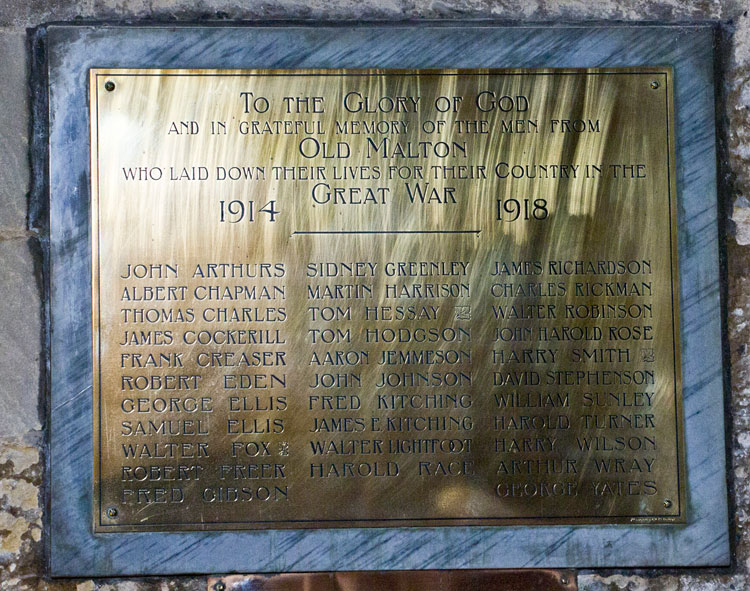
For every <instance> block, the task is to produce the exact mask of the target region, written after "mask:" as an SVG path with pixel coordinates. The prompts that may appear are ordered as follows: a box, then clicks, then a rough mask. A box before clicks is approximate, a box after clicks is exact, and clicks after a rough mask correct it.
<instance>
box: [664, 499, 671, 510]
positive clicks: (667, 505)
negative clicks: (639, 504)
mask: <svg viewBox="0 0 750 591" xmlns="http://www.w3.org/2000/svg"><path fill="white" fill-rule="evenodd" d="M664 506H665V507H666V508H667V509H669V508H670V507H671V506H672V501H670V500H669V499H665V500H664Z"/></svg>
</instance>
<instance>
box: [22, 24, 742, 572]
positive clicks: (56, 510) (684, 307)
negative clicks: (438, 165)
mask: <svg viewBox="0 0 750 591" xmlns="http://www.w3.org/2000/svg"><path fill="white" fill-rule="evenodd" d="M715 35H716V31H715V29H714V28H713V27H712V26H710V25H700V26H662V25H638V26H626V25H614V26H613V25H607V26H603V25H595V26H594V25H591V26H589V25H587V26H584V25H580V26H572V25H564V26H497V25H493V24H488V23H440V24H438V23H420V24H414V23H397V24H361V25H352V24H340V25H336V24H319V23H318V24H315V23H298V24H275V25H271V24H264V25H243V26H197V25H196V26H166V25H153V26H143V25H140V26H105V25H48V26H46V27H43V28H42V29H40V30H38V31H37V32H36V41H37V42H38V43H39V44H41V46H42V47H43V48H44V50H45V52H46V72H45V74H46V76H47V77H48V93H49V94H48V97H47V98H48V101H49V103H48V104H49V124H48V125H49V127H48V130H46V129H40V126H42V127H44V123H41V122H39V121H37V123H36V125H37V128H36V132H37V133H36V135H37V137H45V136H46V134H47V133H48V140H49V145H48V149H49V183H48V185H49V186H48V190H49V221H50V240H49V253H48V254H49V258H48V260H49V267H48V273H49V276H48V280H49V285H50V293H49V302H50V326H49V329H50V376H51V392H50V401H49V404H48V408H49V409H50V410H49V412H50V417H49V425H50V442H49V443H50V455H49V466H48V472H47V474H48V485H49V487H48V490H49V508H50V517H49V523H48V526H49V534H50V535H49V539H50V548H49V572H50V574H51V575H53V576H89V577H93V576H115V575H157V574H179V573H227V572H254V573H261V572H290V571H296V572H300V571H322V570H396V569H448V568H517V567H527V568H539V567H547V568H563V567H569V568H589V567H656V566H693V567H694V566H719V565H726V564H728V563H729V561H730V543H729V525H728V513H727V482H726V466H725V460H726V448H725V429H724V369H723V358H722V340H721V325H722V322H721V314H722V312H721V306H720V274H719V245H718V244H719V243H718V239H719V236H718V232H719V230H718V207H717V171H716V137H715V111H714V96H715V84H714V71H713V69H714V41H715ZM639 65H649V66H656V65H660V66H672V67H673V68H674V76H675V88H676V95H675V109H676V121H677V123H676V139H677V145H676V159H677V183H678V225H679V264H680V280H681V286H680V309H681V322H682V358H683V367H682V372H683V384H684V386H683V396H684V408H685V441H686V449H687V465H688V483H687V486H688V508H687V512H688V522H687V523H686V524H684V525H609V526H599V525H582V526H505V527H440V528H374V529H328V530H299V531H297V530H283V531H246V532H237V531H233V532H184V533H127V534H98V535H94V534H93V532H92V525H91V524H92V516H91V512H92V502H91V495H92V491H93V485H92V466H93V455H92V454H93V449H92V448H93V440H92V427H91V425H92V412H93V411H92V359H91V273H90V268H91V262H90V260H91V252H90V239H89V199H90V190H89V139H88V138H89V135H88V134H89V109H88V97H87V88H88V71H89V68H94V67H98V68H115V67H116V68H143V67H149V68H366V67H382V68H479V67H496V68H499V67H503V68H538V67H567V68H583V67H627V66H639ZM40 86H41V84H40ZM35 90H36V91H38V92H41V93H44V92H46V89H44V88H37V89H35ZM45 148H46V146H45ZM42 152H43V149H42V151H40V150H36V151H35V153H36V154H39V153H42Z"/></svg>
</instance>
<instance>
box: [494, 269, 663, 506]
mask: <svg viewBox="0 0 750 591" xmlns="http://www.w3.org/2000/svg"><path fill="white" fill-rule="evenodd" d="M652 272H653V269H652V264H651V261H650V260H547V261H507V262H504V261H498V262H496V263H495V264H494V268H493V269H492V270H491V271H490V273H491V275H492V277H493V281H494V282H493V283H492V284H491V288H490V291H491V296H492V300H493V301H492V317H493V318H494V319H495V320H496V322H497V325H496V327H495V330H494V343H493V345H494V346H493V350H492V362H493V365H494V366H495V369H494V372H493V388H494V401H495V404H496V407H497V410H496V412H497V414H496V416H495V419H494V429H495V431H496V434H497V437H496V439H495V444H494V451H495V453H496V454H497V460H498V485H497V489H496V492H497V494H498V495H499V496H500V497H503V498H508V499H543V498H546V497H579V496H583V497H592V498H594V501H595V503H598V504H601V503H602V502H605V501H606V500H607V499H611V498H612V497H630V498H638V497H650V496H653V495H655V494H656V493H657V490H658V484H657V482H656V481H655V480H654V477H653V475H652V471H653V469H654V464H655V462H656V453H655V450H656V448H657V441H656V434H655V429H656V419H655V416H654V413H653V411H652V407H653V405H654V403H655V399H654V392H655V390H656V387H655V385H656V378H655V371H654V365H653V364H654V362H655V352H654V344H653V340H654V331H653V326H652V324H653V322H652V319H653V315H654V304H653V296H654V293H653V282H652V280H651V275H652ZM596 506H597V505H594V507H596Z"/></svg>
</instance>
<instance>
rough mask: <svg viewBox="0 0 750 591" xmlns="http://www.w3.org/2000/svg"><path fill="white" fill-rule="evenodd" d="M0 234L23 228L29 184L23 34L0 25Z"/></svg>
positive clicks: (24, 37)
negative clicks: (0, 27) (1, 27)
mask: <svg viewBox="0 0 750 591" xmlns="http://www.w3.org/2000/svg"><path fill="white" fill-rule="evenodd" d="M0 80H2V84H0V236H2V234H3V233H7V232H8V231H12V232H16V233H18V232H19V231H23V230H24V229H25V226H26V201H27V198H26V193H27V191H28V187H29V162H28V109H27V103H28V100H27V84H26V36H25V34H24V33H23V32H21V31H9V30H7V29H0Z"/></svg>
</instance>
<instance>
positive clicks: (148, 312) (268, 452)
mask: <svg viewBox="0 0 750 591" xmlns="http://www.w3.org/2000/svg"><path fill="white" fill-rule="evenodd" d="M285 273H286V271H285V267H284V265H283V264H280V263H251V264H234V263H213V262H207V263H197V264H193V265H188V264H177V263H165V264H149V265H128V267H127V272H126V274H123V275H122V279H124V280H125V281H124V287H123V292H122V298H121V299H122V300H123V305H122V308H121V310H120V312H121V320H122V323H123V325H124V326H125V334H124V336H123V339H122V341H121V342H120V343H119V345H120V350H119V352H118V355H119V359H120V367H121V371H122V375H121V376H120V377H121V383H122V390H123V391H124V396H123V398H122V402H121V404H120V409H121V412H122V420H121V432H120V435H121V438H122V439H123V443H122V451H123V457H124V460H125V463H124V464H123V466H122V482H123V485H122V494H121V495H120V497H121V498H120V500H121V502H122V503H123V504H125V505H133V504H134V505H145V504H152V503H156V504H159V503H185V502H193V501H196V500H197V499H200V501H201V502H203V503H207V504H211V505H214V506H216V505H218V504H220V503H234V502H241V501H245V502H247V501H268V500H278V499H286V495H287V487H286V485H285V484H284V478H285V470H284V464H283V461H281V462H279V461H278V460H276V459H273V457H274V456H278V455H279V454H280V449H279V447H278V445H277V443H276V442H275V441H274V435H279V434H281V433H283V430H284V419H283V411H284V410H285V408H286V395H285V389H286V373H285V365H286V351H285V350H284V349H283V347H284V346H285V343H286V336H285V334H284V331H283V330H282V329H281V328H279V327H280V326H282V323H283V322H284V321H285V320H286V308H285V306H284V300H285V297H286V292H285V289H286V288H285V285H284V283H283V278H284V275H285ZM217 435H221V436H222V437H216V436H217ZM223 436H228V437H226V438H225V437H223ZM222 441H227V442H228V444H227V447H224V445H223V444H221V443H219V442H222Z"/></svg>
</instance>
